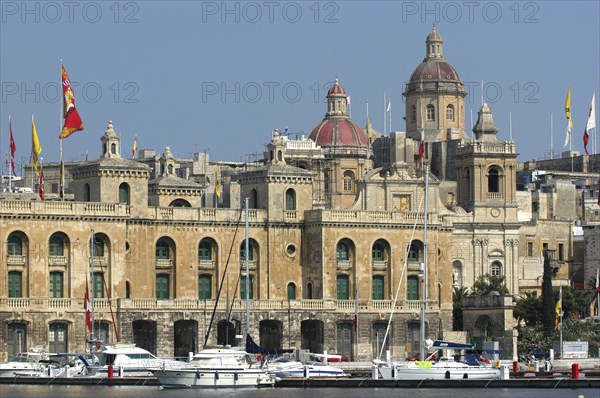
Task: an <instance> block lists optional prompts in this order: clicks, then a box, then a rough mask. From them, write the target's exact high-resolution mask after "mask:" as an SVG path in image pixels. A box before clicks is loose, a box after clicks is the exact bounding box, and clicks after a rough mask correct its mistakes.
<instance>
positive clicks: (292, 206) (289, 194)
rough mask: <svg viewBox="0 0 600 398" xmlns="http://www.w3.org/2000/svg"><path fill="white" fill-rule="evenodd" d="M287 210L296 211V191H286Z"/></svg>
mask: <svg viewBox="0 0 600 398" xmlns="http://www.w3.org/2000/svg"><path fill="white" fill-rule="evenodd" d="M285 209H286V210H290V211H291V210H296V191H294V190H293V189H288V190H287V191H285Z"/></svg>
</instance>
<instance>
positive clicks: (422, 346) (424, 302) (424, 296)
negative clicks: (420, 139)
mask: <svg viewBox="0 0 600 398" xmlns="http://www.w3.org/2000/svg"><path fill="white" fill-rule="evenodd" d="M428 197H429V164H426V165H425V210H424V212H423V214H424V216H423V218H424V220H423V264H422V269H423V294H422V298H421V328H420V344H419V353H420V355H421V356H420V359H421V361H423V360H425V307H426V306H427V214H428V212H427V210H428V208H429V203H428V202H429V200H428Z"/></svg>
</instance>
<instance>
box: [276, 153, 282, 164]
mask: <svg viewBox="0 0 600 398" xmlns="http://www.w3.org/2000/svg"><path fill="white" fill-rule="evenodd" d="M277 160H279V161H280V162H281V161H282V160H283V152H281V151H277Z"/></svg>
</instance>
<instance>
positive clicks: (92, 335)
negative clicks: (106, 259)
mask: <svg viewBox="0 0 600 398" xmlns="http://www.w3.org/2000/svg"><path fill="white" fill-rule="evenodd" d="M90 239H91V242H90V252H91V254H92V255H91V256H90V260H91V263H92V264H91V267H90V270H91V272H90V274H91V276H90V279H91V282H92V298H91V300H90V301H91V306H92V311H91V312H92V314H91V322H92V332H91V335H90V340H92V341H93V340H94V339H95V338H96V336H94V307H95V305H94V300H95V298H96V280H95V279H94V251H95V249H96V238H95V237H94V229H93V228H92V237H91V238H90Z"/></svg>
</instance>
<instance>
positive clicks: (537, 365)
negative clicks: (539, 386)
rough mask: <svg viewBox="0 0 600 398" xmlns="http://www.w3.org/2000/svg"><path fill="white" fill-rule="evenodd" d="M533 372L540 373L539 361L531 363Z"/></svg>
mask: <svg viewBox="0 0 600 398" xmlns="http://www.w3.org/2000/svg"><path fill="white" fill-rule="evenodd" d="M533 371H534V372H539V371H540V361H534V362H533Z"/></svg>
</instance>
